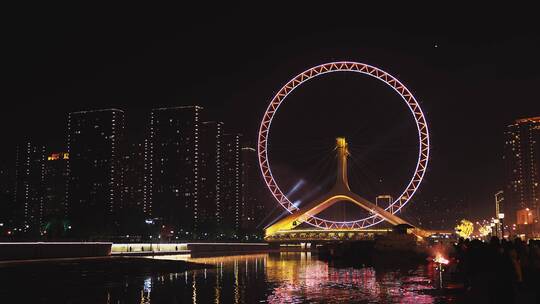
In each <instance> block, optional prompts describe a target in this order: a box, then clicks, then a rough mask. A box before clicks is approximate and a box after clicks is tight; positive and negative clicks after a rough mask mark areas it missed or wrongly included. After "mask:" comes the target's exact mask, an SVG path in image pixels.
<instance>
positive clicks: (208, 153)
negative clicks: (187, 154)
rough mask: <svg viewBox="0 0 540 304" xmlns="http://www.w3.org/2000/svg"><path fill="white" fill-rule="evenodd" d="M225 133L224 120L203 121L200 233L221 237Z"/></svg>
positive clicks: (203, 236) (204, 236) (201, 138)
mask: <svg viewBox="0 0 540 304" xmlns="http://www.w3.org/2000/svg"><path fill="white" fill-rule="evenodd" d="M222 137H223V123H222V122H218V121H208V122H203V123H202V124H201V134H200V158H199V159H200V170H199V173H200V175H199V177H200V181H199V186H200V188H199V198H200V201H199V207H200V208H199V222H200V226H199V228H200V229H199V234H200V236H201V237H202V238H207V237H209V236H210V237H212V236H213V237H217V236H218V235H217V234H218V229H219V228H220V227H221V225H222V220H223V218H222V205H221V203H222V193H221V186H222V184H221V183H222V171H221V165H222V154H223V147H222V140H223V139H222Z"/></svg>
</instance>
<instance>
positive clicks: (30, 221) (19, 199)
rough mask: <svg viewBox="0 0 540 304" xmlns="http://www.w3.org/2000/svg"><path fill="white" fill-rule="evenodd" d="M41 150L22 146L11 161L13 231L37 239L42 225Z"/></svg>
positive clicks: (42, 170) (42, 172)
mask: <svg viewBox="0 0 540 304" xmlns="http://www.w3.org/2000/svg"><path fill="white" fill-rule="evenodd" d="M44 182H45V146H43V145H39V144H35V143H32V142H26V143H23V144H20V145H18V146H17V156H16V161H15V190H14V199H15V210H14V211H15V212H14V214H13V216H14V218H15V227H16V229H17V230H18V231H19V232H25V233H31V234H35V235H39V234H40V233H41V228H42V224H43V212H44V202H45V201H44Z"/></svg>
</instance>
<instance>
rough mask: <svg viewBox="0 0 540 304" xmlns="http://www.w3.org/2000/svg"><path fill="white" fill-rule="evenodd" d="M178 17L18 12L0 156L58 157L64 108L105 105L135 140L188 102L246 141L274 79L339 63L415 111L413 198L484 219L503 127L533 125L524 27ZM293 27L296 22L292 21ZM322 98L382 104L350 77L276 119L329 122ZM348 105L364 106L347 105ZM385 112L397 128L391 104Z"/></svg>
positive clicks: (534, 62)
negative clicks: (413, 104)
mask: <svg viewBox="0 0 540 304" xmlns="http://www.w3.org/2000/svg"><path fill="white" fill-rule="evenodd" d="M192 13H193V12H189V11H183V12H182V14H178V15H177V14H170V15H168V16H158V15H154V14H152V12H151V10H150V12H148V11H146V10H145V9H144V8H138V9H132V8H130V9H126V10H124V9H122V10H114V9H111V10H110V11H108V12H107V13H105V14H103V13H101V12H99V13H96V12H92V11H90V10H82V9H80V10H77V11H74V12H73V13H72V14H69V15H64V14H61V13H60V12H53V11H52V10H51V11H50V12H46V13H44V12H38V11H34V12H32V11H27V12H24V13H23V12H21V16H18V17H19V18H14V19H16V20H13V22H12V26H11V27H10V31H9V33H8V38H7V43H6V45H7V49H8V50H7V51H8V57H6V58H7V59H8V65H7V68H6V70H5V71H6V73H7V75H8V81H7V83H5V84H6V85H7V96H6V97H5V98H4V100H5V101H7V102H4V104H3V111H2V114H3V115H2V119H1V120H0V127H1V128H2V130H3V132H2V133H3V136H4V140H3V143H4V144H3V147H4V149H3V152H2V156H3V157H5V156H6V153H7V152H8V151H9V149H10V147H14V146H15V143H16V142H17V141H18V140H19V139H23V138H24V137H30V138H36V139H43V140H44V141H45V142H46V143H48V144H52V145H54V147H51V148H52V149H53V150H55V151H56V150H58V151H60V149H62V148H63V145H64V142H63V140H64V139H65V134H66V124H67V113H68V112H70V111H79V110H91V109H101V108H112V107H114V108H121V109H125V110H126V122H127V129H128V132H131V134H137V133H138V132H142V130H143V129H141V128H142V127H144V126H145V125H146V124H145V123H142V122H146V121H147V120H148V113H149V111H150V109H152V108H157V107H162V106H179V105H200V106H202V107H204V108H205V113H208V117H204V118H203V120H216V119H219V120H222V121H224V122H225V124H226V127H227V129H229V130H233V131H235V132H239V133H242V134H244V138H245V139H247V140H248V141H251V142H254V141H255V139H256V134H257V130H258V127H259V120H260V118H261V116H262V114H263V112H264V109H265V108H266V106H267V104H268V102H269V100H270V98H271V97H272V96H273V94H274V93H275V92H276V91H277V90H278V89H279V88H280V87H281V86H282V85H283V84H284V83H285V82H286V81H288V80H289V79H290V78H291V77H293V76H295V75H296V74H298V73H299V72H301V71H303V70H304V69H306V68H309V67H311V66H313V65H317V64H320V63H324V62H328V61H333V60H352V61H359V62H364V63H368V64H372V65H375V66H378V67H380V68H382V69H383V70H386V71H387V72H389V73H391V74H393V75H395V76H396V77H397V78H398V79H399V80H400V81H402V82H403V83H404V84H405V85H407V87H409V88H410V89H411V91H412V92H413V93H414V94H415V96H416V97H417V99H418V101H419V103H420V104H421V106H422V107H423V109H424V111H425V113H426V117H427V120H428V123H429V126H430V131H431V138H432V143H433V146H432V147H433V148H432V151H431V160H430V161H431V162H430V167H429V171H428V172H427V174H426V178H425V181H424V184H423V185H422V186H421V189H420V192H419V196H418V199H422V200H429V199H430V197H435V196H438V197H449V199H450V200H452V199H456V200H457V199H462V198H465V199H466V200H468V201H469V202H470V203H471V205H472V210H473V213H474V214H475V215H477V216H488V215H490V214H492V213H493V212H492V208H493V194H494V193H495V192H496V191H498V190H500V189H503V180H502V178H503V176H504V168H503V163H502V155H503V148H504V130H505V128H506V126H507V125H508V124H511V123H512V122H513V121H514V120H516V119H519V118H524V117H533V116H540V106H539V104H540V102H539V99H540V98H539V97H538V93H537V92H536V88H537V87H538V85H540V58H539V57H538V55H537V54H539V53H540V30H538V27H536V26H531V25H529V24H525V23H522V24H520V23H512V24H511V25H510V24H509V23H505V22H504V21H501V20H502V19H500V18H493V20H491V21H489V20H487V21H486V20H483V21H482V22H480V21H477V22H475V21H469V20H472V19H468V18H464V19H459V18H458V19H459V20H457V19H454V18H452V19H445V18H440V19H439V18H435V17H431V18H430V19H429V20H427V19H426V20H423V19H421V18H420V19H415V20H416V22H401V20H399V19H395V20H393V22H390V21H389V22H376V23H367V22H362V21H365V20H360V19H354V18H339V19H338V18H335V19H333V18H330V19H328V20H320V21H316V20H315V21H314V20H313V19H312V18H311V17H310V15H309V14H307V13H306V14H300V15H296V14H294V13H291V14H286V13H284V14H280V15H276V16H274V17H270V16H265V17H262V16H257V15H255V14H251V15H241V14H229V12H228V11H224V12H222V13H221V14H212V13H208V14H192ZM186 15H191V18H185V16H186ZM269 15H271V14H269ZM315 19H316V18H315ZM413 19H414V18H413ZM303 21H305V22H308V21H309V22H308V24H309V26H305V27H303V26H301V24H302V23H303ZM404 21H405V20H404ZM458 22H459V23H458ZM508 22H510V21H508ZM322 80H326V79H322ZM349 88H351V89H350V91H349ZM344 92H345V93H344ZM323 96H324V98H325V99H324V100H323ZM332 96H336V97H335V98H336V99H335V100H333V101H334V104H335V105H338V104H339V105H341V106H342V107H343V108H345V105H349V104H351V105H350V107H347V110H348V112H350V113H358V115H357V116H355V117H353V118H350V119H351V120H352V119H355V118H357V119H358V120H359V121H361V120H368V119H369V118H370V115H368V114H369V113H371V111H375V110H377V109H379V108H380V107H381V105H382V103H383V102H386V101H388V102H389V104H390V105H391V104H392V103H393V102H395V101H396V100H395V99H391V98H392V97H391V96H390V95H388V92H386V91H384V90H383V89H382V90H381V89H380V87H379V86H378V85H377V84H373V83H371V82H369V81H364V79H362V78H358V79H356V78H355V79H345V80H344V81H341V79H339V78H329V79H328V81H327V82H325V83H323V82H320V86H319V87H314V86H313V87H307V86H306V90H305V91H299V92H298V95H296V96H292V97H294V98H291V100H290V101H291V102H293V101H294V102H296V105H291V106H290V107H287V108H285V107H284V108H283V112H282V113H280V114H282V116H279V119H280V121H279V123H280V124H283V126H282V128H286V127H287V122H290V123H291V124H290V125H289V126H293V125H294V121H293V118H294V113H299V112H298V111H300V110H302V107H306V106H307V105H314V107H313V109H312V110H310V111H311V112H309V113H311V114H313V115H314V116H315V115H322V114H325V112H329V113H330V112H331V113H338V112H337V111H336V109H329V108H328V107H329V102H328V98H330V97H332ZM360 98H361V99H362V100H364V101H365V102H364V103H355V104H352V103H351V100H358V99H360ZM379 101H380V102H379ZM295 107H297V108H295ZM289 110H290V111H289ZM392 111H395V112H394V114H395V115H397V116H396V117H398V118H400V119H401V116H400V115H401V114H400V110H399V108H396V110H392ZM306 113H307V112H306ZM406 118H407V116H404V118H403V119H406ZM398 122H401V120H398ZM297 123H298V122H297ZM310 123H313V124H314V128H319V129H317V131H316V132H314V134H323V133H324V132H325V131H324V128H320V126H319V127H317V126H316V122H310ZM333 125H337V124H336V123H335V124H333ZM353 125H354V124H353ZM299 127H301V125H299ZM389 127H390V126H389ZM396 128H397V127H396ZM398 129H399V128H398ZM403 129H404V130H405V131H403V132H407V131H406V128H403ZM278 130H279V129H276V134H281V133H278V132H279V131H278ZM326 130H328V129H326ZM363 130H364V131H366V132H367V131H371V130H372V129H371V128H364V129H363ZM389 130H392V128H389ZM399 130H401V129H399ZM333 131H336V132H338V131H339V128H336V130H333ZM352 131H354V130H345V132H352ZM328 132H329V133H331V132H330V131H328ZM400 132H401V131H400ZM283 134H284V133H283ZM369 134H371V135H370V136H373V137H374V138H377V136H376V134H373V133H369ZM392 134H393V133H392ZM396 134H398V133H396ZM399 134H401V133H399ZM326 135H327V136H331V135H332V134H325V136H326ZM291 136H292V134H291ZM405 136H406V135H405ZM365 138H369V137H368V136H366V137H365ZM281 139H282V140H283V142H282V144H285V143H288V142H289V140H290V138H287V137H286V136H285V134H284V135H283V136H282V137H281ZM303 140H305V141H304V142H303V144H304V145H308V144H309V143H310V142H309V140H310V139H309V138H305V139H303ZM299 144H300V143H299ZM276 145H278V144H277V139H276ZM406 149H407V148H406V147H405V151H406ZM279 150H280V149H278V150H276V155H275V158H274V159H275V160H274V163H276V165H277V166H278V167H281V168H285V169H283V171H282V172H288V171H287V170H293V171H294V170H295V166H294V164H291V163H290V160H288V159H287V158H286V157H285V156H283V153H280V151H279ZM381 168H382V167H381ZM296 169H298V168H296ZM399 170H405V171H406V170H407V169H406V168H403V169H402V168H400V169H399ZM282 174H283V173H282ZM297 175H299V176H300V175H301V173H297ZM398 179H399V178H398ZM433 208H436V206H433ZM488 208H489V209H488Z"/></svg>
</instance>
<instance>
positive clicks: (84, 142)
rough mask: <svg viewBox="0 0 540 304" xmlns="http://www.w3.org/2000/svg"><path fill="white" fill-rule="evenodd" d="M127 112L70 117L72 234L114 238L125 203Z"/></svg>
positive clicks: (69, 210)
mask: <svg viewBox="0 0 540 304" xmlns="http://www.w3.org/2000/svg"><path fill="white" fill-rule="evenodd" d="M124 130H125V118H124V111H122V110H118V109H104V110H95V111H80V112H72V113H69V115H68V134H67V150H68V153H69V159H68V162H67V168H68V182H67V194H66V200H67V205H68V206H67V207H68V215H69V218H70V219H71V221H72V225H71V226H72V227H73V233H74V234H75V235H79V236H98V235H112V234H115V233H116V231H117V226H118V224H117V219H116V217H115V215H116V212H117V210H118V208H119V205H120V203H121V200H122V190H123V170H122V157H123V155H124Z"/></svg>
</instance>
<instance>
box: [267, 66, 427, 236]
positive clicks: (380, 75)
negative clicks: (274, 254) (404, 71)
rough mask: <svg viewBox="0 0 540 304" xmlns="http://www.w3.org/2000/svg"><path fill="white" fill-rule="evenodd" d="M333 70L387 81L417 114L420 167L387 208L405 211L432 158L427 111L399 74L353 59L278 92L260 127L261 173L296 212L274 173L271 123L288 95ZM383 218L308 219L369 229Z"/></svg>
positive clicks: (321, 224) (298, 78) (304, 76)
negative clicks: (400, 78) (270, 156)
mask: <svg viewBox="0 0 540 304" xmlns="http://www.w3.org/2000/svg"><path fill="white" fill-rule="evenodd" d="M333 72H355V73H361V74H365V75H368V76H371V77H374V78H376V79H378V80H380V81H382V82H384V83H385V84H387V85H388V86H390V87H391V88H392V89H394V91H395V92H397V93H398V94H399V95H400V96H401V98H402V99H403V100H404V101H405V103H406V104H407V107H408V108H409V110H410V112H411V114H412V115H413V117H414V120H415V123H416V127H417V131H418V160H417V163H416V168H415V171H414V174H413V175H412V178H411V179H410V181H409V183H408V185H407V187H406V188H405V190H404V191H403V192H402V193H401V195H400V196H399V197H398V198H396V200H395V201H394V202H392V203H391V204H390V205H389V206H387V207H386V208H385V209H386V210H387V211H390V212H392V213H397V212H399V211H400V210H401V208H403V206H405V205H406V204H407V203H408V202H409V201H410V200H411V198H412V197H413V195H414V194H415V193H416V191H417V190H418V187H419V186H420V183H421V182H422V179H423V178H424V175H425V172H426V169H427V164H428V160H429V132H428V126H427V122H426V119H425V116H424V113H423V112H422V109H421V107H420V105H419V104H418V102H417V101H416V98H415V97H414V96H413V95H412V93H411V92H410V91H409V89H407V88H406V87H405V86H404V85H403V84H402V83H401V82H400V81H399V80H397V79H396V78H395V77H393V76H392V75H390V74H388V73H387V72H385V71H383V70H381V69H379V68H376V67H374V66H371V65H368V64H364V63H359V62H351V61H339V62H330V63H325V64H321V65H318V66H315V67H312V68H310V69H307V70H305V71H304V72H302V73H300V74H298V75H296V76H295V77H294V78H292V79H291V80H290V81H288V82H287V83H286V84H285V85H284V86H283V87H282V88H281V89H280V90H279V91H278V92H277V93H276V94H275V95H274V97H273V98H272V101H271V102H270V104H269V105H268V107H267V109H266V111H265V113H264V116H263V119H262V121H261V125H260V128H259V136H258V143H257V152H258V159H259V167H260V169H261V173H262V175H263V178H264V181H265V183H266V186H267V187H268V189H269V190H270V192H271V193H272V195H273V196H274V198H275V199H276V201H277V202H278V203H279V204H280V205H281V206H283V208H285V210H287V211H288V212H289V213H292V212H293V211H295V210H297V209H298V207H297V206H295V205H294V204H293V203H292V202H291V201H290V200H289V199H288V198H287V196H286V195H285V194H284V193H283V192H282V191H281V189H280V188H279V186H278V184H277V183H276V181H275V179H274V177H273V175H272V170H271V168H270V161H269V158H268V138H269V134H270V126H271V124H272V120H273V118H274V116H275V114H276V113H277V110H278V108H279V106H280V105H281V103H282V102H283V101H285V99H286V98H287V96H288V95H289V94H290V93H291V92H292V91H294V90H295V89H296V88H297V87H299V86H300V85H302V84H303V83H305V82H307V81H309V80H310V79H313V78H315V77H318V76H321V75H324V74H327V73H333ZM381 221H383V218H382V217H380V216H379V215H377V214H372V215H370V216H368V217H365V218H362V219H358V220H353V221H331V220H326V219H322V218H319V217H316V216H312V217H310V218H308V220H307V221H306V222H307V223H308V224H310V225H312V226H316V227H319V228H323V229H328V228H367V227H370V226H373V225H375V224H378V223H380V222H381Z"/></svg>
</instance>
